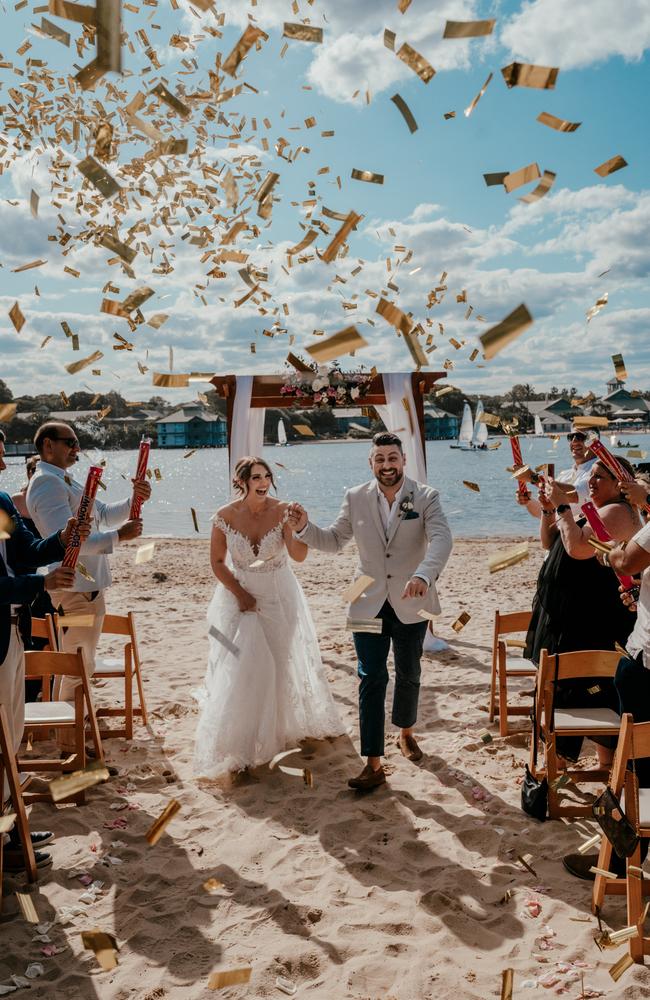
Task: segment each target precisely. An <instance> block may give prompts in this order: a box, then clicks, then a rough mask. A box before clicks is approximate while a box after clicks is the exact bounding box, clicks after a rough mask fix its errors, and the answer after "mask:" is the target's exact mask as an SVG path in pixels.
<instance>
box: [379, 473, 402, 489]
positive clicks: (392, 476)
mask: <svg viewBox="0 0 650 1000" xmlns="http://www.w3.org/2000/svg"><path fill="white" fill-rule="evenodd" d="M377 479H378V480H379V482H380V483H381V484H382V486H400V485H401V483H402V480H403V479H404V473H403V472H378V473H377Z"/></svg>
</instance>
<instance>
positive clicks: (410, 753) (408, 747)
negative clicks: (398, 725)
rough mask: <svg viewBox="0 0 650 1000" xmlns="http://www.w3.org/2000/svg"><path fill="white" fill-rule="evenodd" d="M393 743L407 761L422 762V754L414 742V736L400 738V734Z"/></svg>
mask: <svg viewBox="0 0 650 1000" xmlns="http://www.w3.org/2000/svg"><path fill="white" fill-rule="evenodd" d="M395 742H396V744H397V746H398V747H399V748H400V750H401V751H402V754H403V755H404V757H406V759H407V760H414V761H415V760H422V757H423V754H422V751H421V750H420V748H419V746H418V745H417V743H416V741H415V736H402V734H401V733H400V735H399V736H398V737H397V739H396V740H395Z"/></svg>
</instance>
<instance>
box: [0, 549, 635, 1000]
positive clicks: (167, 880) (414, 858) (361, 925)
mask: <svg viewBox="0 0 650 1000" xmlns="http://www.w3.org/2000/svg"><path fill="white" fill-rule="evenodd" d="M517 540H518V539H513V540H512V541H513V542H514V541H517ZM502 546H503V542H502V540H500V541H499V542H495V543H490V542H485V541H472V540H464V541H457V542H456V545H455V549H454V553H453V555H452V558H451V560H450V563H449V565H448V567H447V569H446V570H445V573H444V575H443V578H442V580H441V581H440V584H439V589H440V595H441V601H442V607H443V613H442V615H441V617H440V619H439V625H438V626H437V632H438V633H439V634H440V635H441V636H442V637H443V638H445V639H447V640H449V641H450V643H451V647H452V648H451V651H450V652H448V653H445V654H442V655H439V656H436V657H433V656H430V655H427V656H425V662H424V669H423V677H422V682H423V683H422V693H421V700H420V719H419V725H418V730H417V731H418V736H419V738H420V742H421V746H422V748H423V750H424V753H425V757H424V760H423V761H422V762H421V764H419V765H414V764H411V763H409V762H408V761H406V760H405V759H404V758H402V757H401V755H400V754H399V751H398V749H397V748H396V747H395V746H394V741H391V744H392V745H390V747H389V748H388V750H387V769H388V772H389V778H388V784H387V785H386V786H384V787H383V788H380V789H378V790H377V791H375V792H374V793H372V794H370V795H366V796H358V795H355V794H354V793H353V792H351V791H349V790H348V789H347V787H346V781H347V778H348V777H350V776H351V775H352V774H355V773H357V772H358V771H359V770H360V758H359V755H358V737H357V721H356V714H357V698H356V687H357V685H356V677H355V659H354V652H353V646H352V640H351V636H350V634H349V633H347V632H346V631H345V628H344V625H345V614H344V605H343V604H342V602H341V598H340V593H341V591H342V590H343V588H344V587H345V586H346V585H347V584H348V583H349V582H350V580H351V579H352V577H353V574H354V566H355V561H354V550H353V549H352V548H349V549H347V550H346V551H345V553H344V554H343V555H341V556H339V557H331V556H327V555H323V554H320V553H316V552H312V553H310V555H309V557H308V559H307V561H306V562H305V563H304V564H302V565H300V566H299V567H298V575H299V578H300V580H301V581H302V583H303V585H304V587H305V590H306V593H307V596H308V598H309V600H310V603H311V607H312V611H313V614H314V618H315V622H316V627H317V630H318V634H319V637H320V640H321V649H322V654H323V659H324V661H325V663H326V667H327V673H328V678H329V681H330V683H331V685H332V689H333V692H334V695H335V698H336V701H337V704H338V706H339V708H340V711H341V714H342V717H343V719H344V721H345V724H346V727H347V735H346V736H343V737H341V738H339V739H337V740H335V741H331V742H330V741H325V742H316V741H314V742H312V743H306V744H304V745H303V748H302V754H300V755H298V754H297V755H295V756H294V757H293V758H292V759H291V760H290V761H289V763H291V764H292V765H295V766H303V765H304V766H308V767H309V768H310V769H311V771H312V773H313V780H314V784H313V788H309V787H307V786H306V785H305V784H304V783H303V781H302V779H301V778H298V777H293V776H289V775H285V774H283V773H279V772H278V771H277V770H276V771H273V772H269V771H268V769H267V768H260V769H258V770H257V771H256V772H255V773H254V774H252V775H251V777H250V778H249V779H248V780H246V781H245V782H243V783H239V784H237V785H235V786H231V787H228V786H227V784H226V783H224V782H222V783H220V784H219V783H216V782H197V780H196V779H195V778H194V776H193V774H192V768H191V761H192V741H193V732H194V727H195V721H196V708H195V705H194V702H193V700H192V697H191V691H192V689H193V688H194V687H195V686H196V685H197V684H198V683H199V682H200V680H201V679H202V675H203V671H204V667H205V661H206V654H207V640H206V627H205V617H204V615H205V608H206V606H207V604H208V601H209V599H210V596H211V594H212V590H213V586H214V582H213V579H212V577H211V573H210V568H209V563H208V546H207V543H206V542H204V541H177V540H168V539H165V540H160V541H158V542H157V546H156V552H155V556H154V560H153V561H152V562H149V563H146V564H144V565H141V566H135V565H134V553H135V549H136V545H135V544H128V545H124V546H122V547H120V549H119V551H118V552H117V553H116V555H115V556H114V557H113V562H112V565H113V571H114V578H115V584H114V586H113V588H112V591H111V592H110V594H109V595H108V601H107V603H108V606H109V609H110V610H113V611H116V612H124V611H126V610H129V609H131V610H133V611H134V612H135V613H136V616H137V624H138V631H139V640H140V647H141V656H142V660H143V669H144V677H145V687H146V692H147V698H148V705H149V710H150V715H151V719H150V727H149V729H148V731H147V730H145V729H144V728H143V727H142V726H138V728H137V730H136V738H135V739H134V740H133V743H132V744H127V743H126V742H125V741H123V740H119V739H113V740H110V741H107V743H106V747H107V756H108V758H109V760H110V762H111V763H113V764H115V765H116V766H117V767H118V768H119V771H120V774H119V777H117V778H113V779H111V781H110V782H108V783H107V784H105V785H103V786H101V787H99V788H96V789H92V790H91V791H90V792H89V793H88V794H87V804H86V805H85V806H84V807H81V808H78V807H75V806H58V807H55V806H52V805H48V804H38V805H36V806H34V808H33V811H32V819H31V822H32V827H33V828H34V829H51V830H53V831H55V833H56V835H57V839H56V841H55V843H54V845H53V846H52V848H51V851H52V854H53V858H54V865H53V868H52V869H50V870H48V871H45V872H44V873H43V874H42V876H41V880H40V882H39V885H38V887H37V890H36V892H35V893H34V896H33V900H34V903H35V906H36V909H37V912H38V915H39V918H40V920H41V922H42V924H45V925H51V926H49V928H46V929H45V935H46V938H49V942H48V941H47V940H45V941H41V940H37V939H35V934H36V930H35V928H34V925H31V924H28V923H27V922H26V921H25V920H24V919H23V917H22V916H21V914H20V911H19V910H18V908H17V905H16V900H15V897H14V896H12V894H11V893H12V890H13V889H14V888H16V886H17V885H19V884H20V883H19V881H18V880H15V879H14V880H7V881H6V882H5V891H6V893H7V895H6V897H5V900H4V913H3V917H2V922H1V923H0V983H4V984H8V983H9V982H10V979H9V976H10V975H11V974H18V975H21V976H22V975H24V973H25V970H26V968H27V967H28V966H29V965H30V963H34V962H40V963H41V964H42V966H43V975H42V976H40V977H38V978H35V979H33V980H31V981H30V982H31V988H32V992H31V994H30V995H31V996H33V997H35V998H36V997H43V998H48V1000H59V998H61V1000H63V998H64V997H66V998H68V997H72V996H74V997H79V998H93V997H99V998H102V1000H103V998H107V1000H108V998H111V1000H128V998H135V997H137V998H139V1000H154V998H168V1000H181V998H183V1000H185V998H190V1000H200V998H204V997H209V996H222V997H224V998H230V997H233V998H234V997H241V996H248V997H281V996H282V995H283V994H282V993H281V992H280V990H279V989H278V988H277V987H276V979H277V977H279V976H280V977H284V978H285V979H288V980H291V981H292V982H293V983H294V984H295V986H296V987H297V993H296V996H297V997H318V998H323V1000H330V998H331V1000H347V998H354V1000H379V998H382V1000H391V998H392V1000H420V998H421V1000H425V998H426V1000H429V998H431V1000H433V998H435V1000H439V998H448V997H454V998H455V1000H485V998H488V997H499V996H500V993H501V970H502V969H504V968H506V967H510V968H513V969H514V971H515V989H514V994H513V996H514V997H515V998H522V997H526V996H528V995H530V994H531V993H532V992H533V990H532V987H534V986H535V985H536V984H537V985H538V987H539V989H540V990H541V989H543V988H544V987H546V992H547V993H548V994H551V995H563V996H565V997H568V998H569V1000H574V998H578V997H580V996H581V995H582V994H581V976H584V988H585V993H584V996H585V997H595V996H610V997H625V998H626V1000H632V998H637V997H647V996H650V983H649V981H648V974H647V972H646V970H645V969H643V968H642V967H640V966H635V967H633V968H632V969H631V970H628V971H627V972H626V973H625V975H624V976H623V978H622V979H621V980H619V982H618V983H614V982H613V980H612V979H611V978H610V976H609V974H608V971H607V970H608V968H609V966H611V965H612V964H613V963H614V962H615V961H616V960H617V959H618V958H619V957H620V956H621V955H622V954H623V952H624V948H625V945H623V946H621V947H620V948H618V949H616V950H614V949H612V950H610V951H606V952H602V953H601V952H600V951H599V950H598V948H597V947H596V945H595V944H594V941H593V936H594V931H595V930H596V921H595V919H594V918H593V917H592V916H591V913H590V896H591V892H590V890H591V886H590V885H589V884H587V883H584V882H579V881H577V880H575V879H572V878H571V877H570V876H569V875H567V874H566V873H565V872H564V869H563V868H562V865H561V861H560V859H561V856H562V854H563V853H565V852H567V851H569V850H575V848H576V846H577V845H578V844H579V842H580V841H581V840H582V839H584V836H585V835H587V834H589V833H591V832H593V829H592V828H593V824H592V823H588V822H586V821H576V822H573V823H558V822H554V823H550V822H548V823H545V824H538V823H536V822H535V821H534V820H531V819H528V818H527V817H526V816H525V815H524V814H523V813H522V812H521V811H520V808H519V782H520V780H521V776H522V774H523V765H524V760H525V759H526V750H525V739H524V738H523V737H522V736H518V735H513V736H511V737H508V738H506V739H501V738H500V737H499V736H498V735H497V728H496V727H491V731H492V733H493V735H494V739H493V742H492V743H490V744H488V745H486V744H484V743H483V742H482V741H481V739H480V738H479V735H478V734H479V733H480V731H481V730H482V729H484V728H485V727H486V725H487V714H486V708H487V699H488V683H489V673H490V650H491V631H492V619H493V614H494V610H495V608H497V607H499V608H500V609H501V610H504V611H508V610H515V609H522V608H527V607H529V606H530V601H531V597H532V593H533V589H534V582H535V578H536V575H537V571H538V568H539V565H540V561H541V552H540V549H539V546H538V544H537V542H531V555H530V558H529V559H528V560H527V561H525V562H522V563H520V564H518V565H517V566H514V567H512V568H510V569H508V570H505V571H504V572H501V573H497V574H494V575H492V576H490V575H489V573H488V568H487V557H488V555H489V554H490V553H492V552H494V551H496V550H497V549H499V548H500V547H502ZM156 577H157V578H156ZM463 610H467V611H468V612H469V613H470V614H471V616H472V618H471V621H470V622H469V624H468V625H467V626H466V627H465V629H464V630H463V631H462V632H461V633H460V634H458V635H456V634H455V633H454V632H453V631H452V630H451V627H450V626H451V623H452V622H453V621H454V620H455V619H456V618H457V616H458V614H459V613H460V612H461V611H463ZM523 686H524V687H530V681H529V680H528V681H524V683H523ZM109 691H110V689H109V688H108V687H106V686H103V687H97V688H96V696H97V701H98V703H99V704H101V703H102V702H106V701H107V700H109V698H108V693H109ZM516 724H517V723H516V722H515V725H516ZM389 728H390V727H389ZM588 750H589V746H588V747H587V751H588ZM172 797H173V798H176V799H178V801H179V802H180V803H181V810H180V812H179V813H178V814H177V815H176V817H175V818H174V819H173V820H172V821H171V823H170V824H169V826H168V827H167V831H166V833H165V835H163V837H162V839H161V840H160V841H159V843H158V844H157V845H156V846H155V847H150V846H149V845H148V843H147V841H146V840H145V836H144V834H145V831H146V830H147V829H148V827H149V826H150V824H151V822H152V820H153V819H154V818H155V817H156V816H157V815H159V813H160V812H161V811H162V809H163V808H164V806H165V804H166V803H167V802H168V800H169V799H170V798H172ZM48 849H49V848H48ZM525 854H530V855H532V861H531V865H532V867H533V868H534V870H535V872H536V875H535V877H533V875H531V874H530V872H528V871H526V870H525V869H524V868H523V867H522V865H521V864H519V863H518V862H517V856H518V855H525ZM208 879H216V880H218V882H219V883H221V886H220V887H219V888H216V889H215V890H213V891H212V892H210V891H208V890H206V889H205V888H204V883H205V882H206V881H207V880H208ZM89 882H96V883H101V887H96V888H95V889H92V888H91V890H90V891H89V890H88V886H87V883H89ZM84 894H85V895H84ZM82 896H83V900H82V901H81V902H80V899H81V898H82ZM70 908H72V909H70ZM78 911H80V912H78ZM604 917H605V923H606V925H607V926H609V927H612V928H620V927H622V926H624V925H625V922H626V921H625V910H624V900H623V898H622V897H621V898H618V899H614V900H612V899H611V897H609V898H608V901H607V904H606V909H605V913H604ZM93 928H99V929H101V930H103V931H106V932H109V933H111V934H113V935H114V936H115V938H116V939H117V942H118V945H119V956H118V958H119V965H118V966H117V968H116V969H114V970H112V971H110V972H105V971H102V970H101V968H100V967H99V965H98V963H97V961H96V959H95V956H94V955H93V953H92V952H91V951H84V949H83V946H82V941H81V932H82V931H84V930H91V929H93ZM41 929H42V928H41ZM50 946H53V948H52V947H50ZM43 949H45V950H46V951H48V952H51V951H53V950H55V951H56V952H57V953H56V954H50V955H49V956H46V955H44V954H43ZM242 966H251V967H252V975H251V979H250V982H249V983H248V985H241V986H233V987H230V988H227V989H225V990H223V991H222V992H220V993H213V992H212V991H211V990H209V989H208V985H207V984H208V979H209V977H210V974H211V973H212V972H213V971H215V970H217V969H232V968H238V967H242ZM528 987H531V989H529V988H528ZM588 990H591V991H592V992H588ZM0 992H1V991H0Z"/></svg>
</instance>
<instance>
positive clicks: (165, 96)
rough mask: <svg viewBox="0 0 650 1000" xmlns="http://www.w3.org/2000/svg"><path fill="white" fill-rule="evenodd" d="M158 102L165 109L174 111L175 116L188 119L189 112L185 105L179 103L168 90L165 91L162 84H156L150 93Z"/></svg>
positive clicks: (165, 88)
mask: <svg viewBox="0 0 650 1000" xmlns="http://www.w3.org/2000/svg"><path fill="white" fill-rule="evenodd" d="M151 93H152V94H154V95H155V96H156V97H157V98H158V99H159V100H161V101H162V102H163V103H164V104H166V105H167V107H169V108H171V109H172V111H175V112H176V114H178V115H180V116H181V118H189V116H190V114H191V112H190V109H189V108H188V106H187V105H186V104H183V102H182V101H179V99H178V98H177V97H175V96H174V94H172V92H171V91H170V90H167V87H165V85H164V84H162V83H158V84H156V86H155V87H154V88H153V90H152V91H151Z"/></svg>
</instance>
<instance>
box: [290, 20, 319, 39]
mask: <svg viewBox="0 0 650 1000" xmlns="http://www.w3.org/2000/svg"><path fill="white" fill-rule="evenodd" d="M282 37H283V38H292V39H293V40H294V41H296V42H318V43H320V42H322V41H323V29H322V28H312V27H310V26H309V25H307V24H290V23H289V22H288V21H285V22H284V29H283V31H282Z"/></svg>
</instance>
